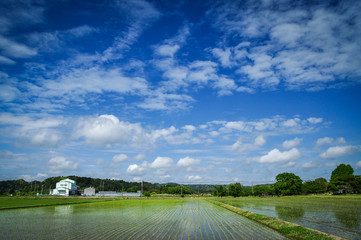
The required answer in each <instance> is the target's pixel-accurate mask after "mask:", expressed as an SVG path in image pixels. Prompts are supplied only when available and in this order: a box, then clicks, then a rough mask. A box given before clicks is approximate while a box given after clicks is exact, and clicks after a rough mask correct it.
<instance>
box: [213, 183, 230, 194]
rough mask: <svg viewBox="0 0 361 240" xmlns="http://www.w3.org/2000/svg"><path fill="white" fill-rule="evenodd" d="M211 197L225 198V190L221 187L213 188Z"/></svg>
mask: <svg viewBox="0 0 361 240" xmlns="http://www.w3.org/2000/svg"><path fill="white" fill-rule="evenodd" d="M213 195H215V196H217V197H223V196H226V195H227V190H226V189H225V188H224V187H223V186H222V185H219V186H214V191H213Z"/></svg>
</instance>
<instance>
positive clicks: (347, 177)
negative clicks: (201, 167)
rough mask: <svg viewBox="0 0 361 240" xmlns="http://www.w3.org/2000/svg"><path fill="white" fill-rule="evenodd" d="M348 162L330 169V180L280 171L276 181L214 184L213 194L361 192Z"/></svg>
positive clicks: (255, 194)
mask: <svg viewBox="0 0 361 240" xmlns="http://www.w3.org/2000/svg"><path fill="white" fill-rule="evenodd" d="M353 173H354V170H353V168H352V167H351V166H350V165H349V164H347V165H346V164H340V165H338V166H337V167H336V168H335V170H333V171H332V174H331V178H330V182H327V180H326V179H325V178H316V179H315V180H313V181H305V182H303V181H302V179H301V178H300V177H299V176H297V175H295V174H294V173H288V172H284V173H280V174H278V175H277V176H276V183H274V184H269V185H257V186H252V187H243V186H242V185H241V184H240V183H233V184H229V185H227V186H222V185H219V186H215V188H214V190H213V195H215V196H218V197H223V196H233V197H239V196H251V195H253V196H287V195H301V194H319V193H327V192H329V193H332V194H347V193H349V194H361V176H359V175H354V174H353Z"/></svg>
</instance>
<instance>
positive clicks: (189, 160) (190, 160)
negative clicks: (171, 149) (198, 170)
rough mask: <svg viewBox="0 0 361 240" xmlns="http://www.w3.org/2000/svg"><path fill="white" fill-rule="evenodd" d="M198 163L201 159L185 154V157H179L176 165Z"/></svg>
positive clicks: (186, 165) (188, 165) (189, 165)
mask: <svg viewBox="0 0 361 240" xmlns="http://www.w3.org/2000/svg"><path fill="white" fill-rule="evenodd" d="M200 163H201V160H199V159H195V158H191V157H188V156H187V157H185V158H181V159H179V160H178V162H177V167H191V166H194V165H198V164H200Z"/></svg>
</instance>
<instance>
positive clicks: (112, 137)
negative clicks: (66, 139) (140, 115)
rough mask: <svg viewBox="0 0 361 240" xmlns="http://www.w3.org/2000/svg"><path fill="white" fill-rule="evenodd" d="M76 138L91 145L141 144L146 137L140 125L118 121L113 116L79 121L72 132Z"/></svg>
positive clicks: (101, 116)
mask: <svg viewBox="0 0 361 240" xmlns="http://www.w3.org/2000/svg"><path fill="white" fill-rule="evenodd" d="M74 136H75V137H76V138H82V137H83V138H84V139H85V141H86V142H87V143H89V144H92V145H108V144H117V143H123V144H124V143H131V144H132V143H138V144H139V143H142V142H143V138H144V137H146V136H145V133H144V130H143V128H142V127H141V125H140V124H133V123H129V122H123V121H119V119H118V118H117V117H115V116H114V115H100V116H99V117H90V118H86V119H80V120H79V121H78V124H77V125H76V127H75V130H74Z"/></svg>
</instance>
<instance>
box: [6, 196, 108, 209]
mask: <svg viewBox="0 0 361 240" xmlns="http://www.w3.org/2000/svg"><path fill="white" fill-rule="evenodd" d="M109 200H113V199H111V198H85V197H55V196H50V197H1V198H0V210H6V209H16V208H29V207H45V206H54V205H67V204H79V203H91V202H102V201H109Z"/></svg>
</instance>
